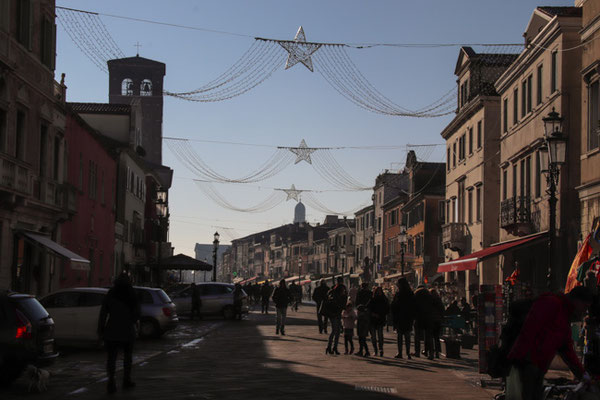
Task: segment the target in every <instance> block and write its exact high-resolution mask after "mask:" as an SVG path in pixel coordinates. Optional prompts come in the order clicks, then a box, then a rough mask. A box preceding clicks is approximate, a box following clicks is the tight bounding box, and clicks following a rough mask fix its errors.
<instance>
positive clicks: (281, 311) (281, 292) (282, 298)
mask: <svg viewBox="0 0 600 400" xmlns="http://www.w3.org/2000/svg"><path fill="white" fill-rule="evenodd" d="M292 301H293V296H292V293H291V292H290V290H289V289H288V288H287V286H286V285H285V279H282V280H281V281H279V286H278V287H277V288H276V289H275V291H274V292H273V302H274V303H275V308H276V309H277V322H276V325H275V334H276V335H279V333H280V332H281V334H282V335H285V317H286V316H287V308H288V305H290V304H291V303H292Z"/></svg>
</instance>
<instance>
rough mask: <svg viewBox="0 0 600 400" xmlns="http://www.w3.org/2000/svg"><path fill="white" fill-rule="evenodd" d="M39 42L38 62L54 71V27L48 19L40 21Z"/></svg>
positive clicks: (44, 18)
mask: <svg viewBox="0 0 600 400" xmlns="http://www.w3.org/2000/svg"><path fill="white" fill-rule="evenodd" d="M40 40H41V43H40V61H41V62H42V64H44V65H45V66H46V67H48V68H50V69H51V70H54V61H55V58H54V54H55V52H56V50H55V49H56V25H55V24H54V23H53V22H52V20H51V19H50V18H49V17H43V19H42V31H41V35H40Z"/></svg>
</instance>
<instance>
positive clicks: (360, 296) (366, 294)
mask: <svg viewBox="0 0 600 400" xmlns="http://www.w3.org/2000/svg"><path fill="white" fill-rule="evenodd" d="M371 297H373V292H372V291H371V290H369V284H368V283H367V282H363V283H362V285H360V290H359V291H358V293H356V307H358V306H360V305H363V306H366V305H367V304H369V301H371Z"/></svg>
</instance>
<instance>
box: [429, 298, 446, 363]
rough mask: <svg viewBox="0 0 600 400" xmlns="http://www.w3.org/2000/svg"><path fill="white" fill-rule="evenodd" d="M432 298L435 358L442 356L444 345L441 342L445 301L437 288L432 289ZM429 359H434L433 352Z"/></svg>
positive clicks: (432, 331)
mask: <svg viewBox="0 0 600 400" xmlns="http://www.w3.org/2000/svg"><path fill="white" fill-rule="evenodd" d="M430 293H431V298H432V305H433V307H432V310H433V312H432V314H431V324H432V325H431V334H432V335H431V336H432V340H433V350H434V351H435V358H440V351H442V347H441V346H442V345H441V343H440V334H441V333H442V321H443V320H444V303H442V299H441V298H440V295H439V294H438V292H437V290H435V289H431V290H430ZM429 359H433V354H431V353H430V355H429Z"/></svg>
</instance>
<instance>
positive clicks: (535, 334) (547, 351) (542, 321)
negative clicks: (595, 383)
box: [506, 286, 592, 400]
mask: <svg viewBox="0 0 600 400" xmlns="http://www.w3.org/2000/svg"><path fill="white" fill-rule="evenodd" d="M591 303H592V293H591V292H590V290H589V289H588V288H585V287H582V286H579V287H576V288H574V289H573V290H571V291H570V292H569V293H567V294H566V295H564V294H559V293H545V294H542V295H541V296H540V297H538V298H537V299H536V300H535V301H534V302H533V304H532V305H531V309H530V310H529V312H528V313H527V317H526V318H525V321H524V322H523V325H522V327H521V329H520V330H519V334H518V336H517V337H516V340H515V342H514V344H513V345H512V346H511V349H510V352H509V353H508V357H507V358H508V361H509V362H510V363H511V368H510V372H509V375H508V377H507V379H506V400H529V399H532V400H538V399H542V398H543V392H544V375H545V374H546V372H548V369H549V368H550V363H551V362H552V359H553V358H554V356H555V355H556V354H557V353H558V354H559V355H560V356H561V358H562V359H563V360H564V361H565V363H566V364H567V366H568V367H569V369H570V370H571V372H572V373H573V374H574V375H575V377H576V378H577V379H586V380H589V375H588V374H587V373H586V372H585V370H584V368H583V365H582V364H581V361H580V360H579V358H578V357H577V354H576V353H575V350H574V348H573V339H572V333H571V322H573V321H579V320H581V319H582V318H583V316H584V315H585V312H586V310H587V308H588V307H589V306H590V305H591Z"/></svg>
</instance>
